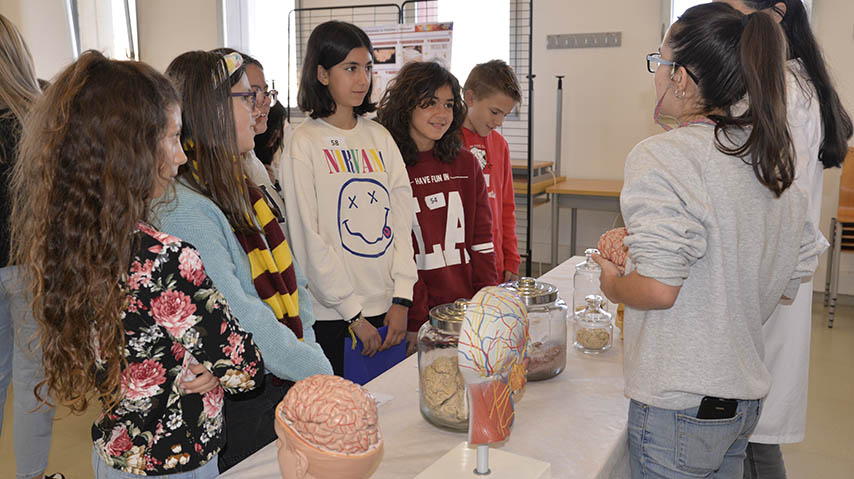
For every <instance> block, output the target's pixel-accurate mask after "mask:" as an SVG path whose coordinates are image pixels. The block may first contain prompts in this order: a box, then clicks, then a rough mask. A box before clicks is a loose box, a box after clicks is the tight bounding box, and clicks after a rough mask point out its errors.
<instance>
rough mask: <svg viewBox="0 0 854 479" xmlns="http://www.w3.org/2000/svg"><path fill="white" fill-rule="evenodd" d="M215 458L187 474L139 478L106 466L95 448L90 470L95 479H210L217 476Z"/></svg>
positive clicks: (177, 473) (179, 473) (178, 473)
mask: <svg viewBox="0 0 854 479" xmlns="http://www.w3.org/2000/svg"><path fill="white" fill-rule="evenodd" d="M216 461H217V456H214V457H212V458H211V460H210V461H208V462H206V463H205V464H204V465H203V466H202V467H199V468H198V469H193V470H192V471H189V472H176V473H175V474H167V475H162V476H139V475H137V474H131V473H129V472H123V471H120V470H118V469H114V468H112V467H110V466H108V465H107V463H106V462H104V460H103V459H101V456H99V455H98V452H97V451H96V450H95V448H94V447H93V448H92V470H93V471H94V472H95V479H157V478H158V477H159V478H163V479H211V478H214V477H217V476H219V470H218V469H217V467H216Z"/></svg>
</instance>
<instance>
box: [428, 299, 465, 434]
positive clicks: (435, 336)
mask: <svg viewBox="0 0 854 479" xmlns="http://www.w3.org/2000/svg"><path fill="white" fill-rule="evenodd" d="M468 306H469V303H468V302H467V301H466V300H465V299H458V300H456V301H455V302H453V303H448V304H443V305H440V306H436V307H434V308H433V309H431V310H430V320H429V321H427V322H426V323H424V325H422V326H421V329H419V330H418V379H419V383H420V388H419V390H420V391H419V392H420V394H419V403H420V408H421V415H422V416H424V418H425V419H427V421H429V422H430V423H432V424H434V425H436V426H439V427H442V428H447V429H451V430H454V431H467V430H468V424H469V411H468V403H467V401H466V384H465V381H464V380H463V376H462V374H461V373H460V368H459V365H458V362H457V345H458V344H459V339H460V329H461V328H462V323H463V318H464V316H465V312H466V308H467V307H468Z"/></svg>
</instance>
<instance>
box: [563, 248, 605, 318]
mask: <svg viewBox="0 0 854 479" xmlns="http://www.w3.org/2000/svg"><path fill="white" fill-rule="evenodd" d="M594 254H599V250H598V249H596V248H588V249H586V250H584V255H585V256H587V259H585V260H584V261H582V262H581V263H578V264H577V265H576V266H575V275H574V276H573V277H572V313H573V314H575V313H577V312H579V311H582V310H583V309H584V308H586V307H587V302H586V299H585V298H587V296H590V295H591V294H595V295H598V296H601V297H603V298H604V297H605V295H604V294H602V290H601V289H600V287H599V276H600V275H601V274H602V268H600V267H599V265H598V264H596V262H595V261H593V255H594ZM602 309H604V310H605V311H608V303H603V305H602Z"/></svg>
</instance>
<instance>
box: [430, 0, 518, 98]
mask: <svg viewBox="0 0 854 479" xmlns="http://www.w3.org/2000/svg"><path fill="white" fill-rule="evenodd" d="M437 3H438V7H439V8H438V12H437V20H438V21H440V22H444V21H451V22H454V37H453V41H452V44H451V45H452V46H451V73H453V74H454V76H456V77H457V79H458V80H459V81H460V84H462V83H464V82H465V81H466V78H468V76H469V72H471V69H472V68H474V66H475V65H477V64H478V63H483V62H484V61H487V60H494V59H501V60H504V61H505V62H508V63H510V15H509V12H510V2H509V0H467V1H465V2H460V1H459V0H438V2H437ZM484 25H489V28H483V26H484Z"/></svg>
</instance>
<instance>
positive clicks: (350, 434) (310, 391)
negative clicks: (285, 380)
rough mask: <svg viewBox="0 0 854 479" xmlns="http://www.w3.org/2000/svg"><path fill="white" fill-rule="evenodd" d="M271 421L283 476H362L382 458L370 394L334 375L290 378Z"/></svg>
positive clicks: (320, 478) (286, 478) (309, 478)
mask: <svg viewBox="0 0 854 479" xmlns="http://www.w3.org/2000/svg"><path fill="white" fill-rule="evenodd" d="M275 427H276V434H277V435H278V436H279V440H278V441H277V442H276V446H277V447H278V448H279V453H278V459H279V470H280V471H281V473H282V478H283V479H323V478H327V477H334V478H341V479H364V478H367V477H369V476H370V475H371V474H372V473H373V472H374V470H376V468H377V466H378V465H379V463H380V460H381V459H382V449H383V442H382V437H381V435H380V431H379V427H378V423H377V405H376V402H375V401H374V398H373V396H371V395H370V393H368V392H367V391H366V390H365V389H363V388H362V387H360V386H359V385H357V384H354V383H352V382H350V381H348V380H346V379H344V378H341V377H338V376H326V375H316V376H311V377H309V378H306V379H303V380H301V381H298V382H297V383H296V384H294V385H293V387H291V389H290V390H289V391H288V394H286V395H285V398H284V399H283V400H282V402H281V403H279V406H278V407H277V408H276V425H275Z"/></svg>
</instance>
